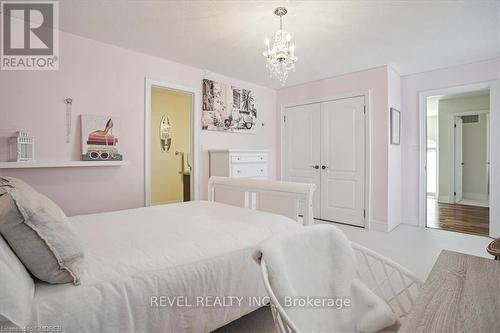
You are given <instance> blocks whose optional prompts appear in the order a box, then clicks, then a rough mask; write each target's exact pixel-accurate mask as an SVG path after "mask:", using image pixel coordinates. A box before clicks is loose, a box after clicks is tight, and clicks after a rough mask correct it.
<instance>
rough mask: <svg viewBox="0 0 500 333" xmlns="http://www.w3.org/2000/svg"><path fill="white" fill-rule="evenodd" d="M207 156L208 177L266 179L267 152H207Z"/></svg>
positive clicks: (242, 150)
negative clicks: (208, 157) (208, 162)
mask: <svg viewBox="0 0 500 333" xmlns="http://www.w3.org/2000/svg"><path fill="white" fill-rule="evenodd" d="M209 155H210V176H224V177H238V178H240V177H241V178H261V179H266V178H267V177H268V155H269V153H268V151H267V150H245V149H224V150H209Z"/></svg>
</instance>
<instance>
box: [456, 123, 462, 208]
mask: <svg viewBox="0 0 500 333" xmlns="http://www.w3.org/2000/svg"><path fill="white" fill-rule="evenodd" d="M463 174H464V159H463V120H462V117H456V118H455V193H454V194H455V200H454V202H455V203H457V202H460V201H462V200H463Z"/></svg>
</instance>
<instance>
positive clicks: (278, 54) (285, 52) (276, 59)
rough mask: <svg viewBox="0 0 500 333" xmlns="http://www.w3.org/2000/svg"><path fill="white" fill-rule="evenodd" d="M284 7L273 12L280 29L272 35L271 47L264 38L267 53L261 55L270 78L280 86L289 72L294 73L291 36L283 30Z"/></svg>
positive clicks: (293, 53)
mask: <svg viewBox="0 0 500 333" xmlns="http://www.w3.org/2000/svg"><path fill="white" fill-rule="evenodd" d="M287 12H288V11H287V9H286V8H285V7H278V8H276V9H275V10H274V14H276V15H277V16H279V17H280V29H279V30H278V31H276V33H275V34H274V39H273V44H272V47H271V45H270V41H269V38H267V37H266V39H265V40H264V42H265V43H266V46H267V51H264V52H263V53H262V54H263V55H264V57H265V58H266V61H267V62H266V67H267V68H268V69H269V72H270V74H271V77H275V78H276V79H278V80H279V81H280V82H281V84H282V85H284V84H285V82H286V79H287V78H288V73H289V72H290V71H292V72H295V63H296V62H297V59H298V58H297V57H296V56H295V44H294V43H292V36H290V34H289V33H288V32H286V31H285V30H283V16H285V15H286V13H287Z"/></svg>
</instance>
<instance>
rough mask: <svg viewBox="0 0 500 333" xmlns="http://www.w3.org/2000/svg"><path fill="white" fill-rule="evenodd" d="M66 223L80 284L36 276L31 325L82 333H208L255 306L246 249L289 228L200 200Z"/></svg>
mask: <svg viewBox="0 0 500 333" xmlns="http://www.w3.org/2000/svg"><path fill="white" fill-rule="evenodd" d="M70 220H71V222H72V224H73V226H74V228H75V230H76V232H77V234H78V235H79V236H80V238H81V241H82V243H83V245H84V250H85V263H84V267H83V269H82V278H81V281H82V283H81V285H80V286H74V285H70V284H66V285H49V284H45V283H37V284H36V290H35V298H34V302H33V307H32V318H31V324H30V325H32V326H56V329H58V328H60V329H62V331H63V332H92V333H96V332H102V333H106V332H120V333H122V332H208V331H211V330H214V329H216V328H218V327H220V326H222V325H224V324H226V323H228V322H230V321H233V320H235V319H237V318H239V317H241V316H242V315H245V314H247V313H249V312H251V311H253V310H255V309H256V308H257V307H258V305H256V304H255V302H252V303H251V301H252V300H255V299H252V298H249V297H259V296H265V295H266V293H265V290H264V287H263V284H262V281H261V276H260V271H259V266H258V265H257V264H256V263H255V262H254V261H253V260H252V252H253V251H254V250H255V247H256V246H257V245H258V244H259V243H260V242H261V241H263V240H264V239H266V238H268V237H270V236H271V235H273V234H276V233H278V232H281V231H284V230H286V229H290V228H294V227H297V226H298V224H297V223H296V222H295V221H293V220H291V219H288V218H286V217H282V216H278V215H273V214H269V213H265V212H258V211H253V210H248V209H242V208H238V207H233V206H228V205H224V204H220V203H215V202H205V201H195V202H188V203H182V204H173V205H164V206H154V207H148V208H139V209H132V210H124V211H118V212H111V213H102V214H94V215H84V216H76V217H72V218H71V219H70ZM175 296H177V297H175ZM203 296H212V297H203ZM224 296H225V297H224ZM237 297H238V298H237ZM240 299H241V303H240V301H239V300H240ZM218 301H220V302H218ZM172 302H173V303H175V304H174V305H172ZM222 302H223V303H222ZM231 302H232V303H231Z"/></svg>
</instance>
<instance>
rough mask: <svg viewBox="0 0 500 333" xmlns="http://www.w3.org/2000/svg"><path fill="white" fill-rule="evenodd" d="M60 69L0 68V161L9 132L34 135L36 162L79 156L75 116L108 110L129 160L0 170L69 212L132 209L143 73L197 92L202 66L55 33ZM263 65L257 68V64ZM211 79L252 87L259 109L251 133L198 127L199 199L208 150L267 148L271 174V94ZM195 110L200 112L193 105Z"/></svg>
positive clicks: (140, 167)
mask: <svg viewBox="0 0 500 333" xmlns="http://www.w3.org/2000/svg"><path fill="white" fill-rule="evenodd" d="M60 52H61V54H60V59H61V60H60V61H61V63H60V70H59V71H53V72H52V71H49V72H46V71H38V72H34V71H29V72H21V71H15V72H14V71H10V72H8V71H2V72H0V100H1V110H0V160H5V159H6V156H7V145H6V137H8V136H10V135H12V134H13V133H14V132H15V131H16V130H19V129H24V130H27V131H29V132H30V133H31V134H32V135H33V136H34V137H35V138H36V158H37V159H38V160H78V159H79V158H80V151H81V149H80V130H79V117H78V115H80V114H112V115H115V116H119V117H120V119H121V124H120V130H121V138H120V139H121V147H122V148H121V149H122V150H123V152H124V155H125V159H126V160H128V161H130V163H129V164H128V165H126V166H121V167H86V168H58V169H24V170H20V169H18V170H1V171H0V174H2V175H11V176H15V177H19V178H22V179H24V180H26V181H27V182H28V183H30V184H32V185H33V186H34V187H35V188H37V189H38V190H39V191H41V192H43V193H45V194H47V195H48V196H49V197H51V198H52V199H54V200H55V201H56V202H57V203H59V204H60V205H61V206H62V208H63V209H64V210H65V211H66V213H67V214H68V215H74V214H83V213H92V212H101V211H110V210H117V209H125V208H131V207H139V206H142V205H143V202H144V79H145V77H149V78H152V79H155V80H160V81H166V82H170V83H173V84H177V85H182V86H187V87H192V88H195V89H197V90H198V91H199V92H201V80H202V78H203V75H204V71H203V70H202V69H197V68H193V67H190V66H186V65H182V64H179V63H175V62H171V61H168V60H164V59H160V58H157V57H152V56H148V55H145V54H140V53H137V52H133V51H130V50H125V49H122V48H119V47H115V46H112V45H108V44H104V43H100V42H97V41H93V40H89V39H85V38H82V37H79V36H75V35H71V34H67V33H63V32H62V33H61V34H60ZM263 70H264V68H263ZM208 78H210V79H215V80H221V81H223V82H226V83H228V84H233V85H237V86H240V87H245V88H249V89H252V90H254V92H255V97H256V101H257V107H258V112H259V114H258V115H259V119H258V121H259V124H260V123H264V124H265V126H263V127H262V126H260V125H259V127H258V128H257V134H256V135H245V134H228V133H217V132H206V131H203V132H202V134H201V135H200V145H201V148H202V149H203V156H202V163H201V164H202V165H201V168H202V170H201V174H202V175H203V176H202V179H199V184H200V189H201V194H202V195H203V197H206V180H207V178H208V154H207V153H206V151H205V150H207V149H210V148H248V149H251V148H255V149H269V150H270V170H269V171H270V176H271V177H275V175H276V174H275V170H276V148H277V138H276V134H275V131H276V127H277V126H278V125H277V119H276V116H275V105H276V92H275V91H274V90H273V89H269V88H264V87H261V86H257V85H254V84H251V83H248V82H242V81H238V80H234V79H231V78H228V77H224V76H221V75H217V74H210V75H209V76H208ZM66 97H72V98H73V100H74V104H73V114H74V117H73V121H74V129H73V132H72V140H71V143H70V144H66V142H65V104H64V103H63V100H64V98H66ZM197 112H201V110H197Z"/></svg>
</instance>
